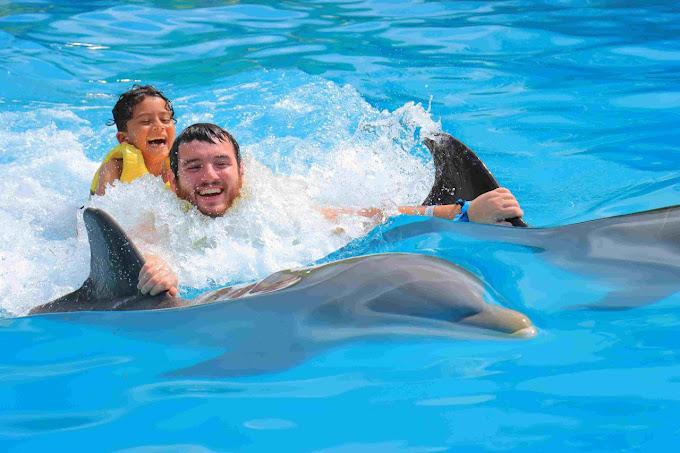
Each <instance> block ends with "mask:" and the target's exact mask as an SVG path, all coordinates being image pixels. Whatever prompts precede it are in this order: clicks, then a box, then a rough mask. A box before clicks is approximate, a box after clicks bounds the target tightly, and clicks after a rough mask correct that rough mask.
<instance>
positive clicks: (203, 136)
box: [170, 123, 241, 178]
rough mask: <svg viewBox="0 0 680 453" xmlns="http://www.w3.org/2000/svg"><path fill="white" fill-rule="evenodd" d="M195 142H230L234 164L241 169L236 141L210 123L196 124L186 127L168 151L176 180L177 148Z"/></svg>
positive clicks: (177, 167)
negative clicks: (234, 158)
mask: <svg viewBox="0 0 680 453" xmlns="http://www.w3.org/2000/svg"><path fill="white" fill-rule="evenodd" d="M194 140H197V141H199V142H204V143H215V144H216V143H217V142H223V143H224V142H230V143H231V144H232V146H233V147H234V154H235V155H236V164H237V165H238V167H239V168H241V150H240V148H239V146H238V142H237V141H236V139H235V138H234V137H233V136H232V135H231V134H230V133H229V132H227V131H225V130H224V129H222V128H221V127H219V126H218V125H216V124H212V123H196V124H192V125H191V126H189V127H187V128H186V129H184V130H183V131H182V133H181V134H179V135H178V136H177V138H176V139H175V143H173V144H172V148H171V149H170V168H172V172H173V173H174V174H175V178H178V175H177V173H178V171H179V147H180V145H182V144H183V143H189V142H193V141H194Z"/></svg>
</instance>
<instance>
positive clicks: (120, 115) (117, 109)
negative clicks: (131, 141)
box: [106, 84, 175, 132]
mask: <svg viewBox="0 0 680 453" xmlns="http://www.w3.org/2000/svg"><path fill="white" fill-rule="evenodd" d="M149 96H151V97H158V98H161V99H163V100H164V101H165V107H167V109H168V110H169V111H170V114H171V115H172V120H173V121H175V110H174V109H173V108H172V102H170V99H168V98H167V97H165V95H164V94H163V92H162V91H160V90H157V89H156V88H155V87H153V86H151V85H139V84H135V85H132V88H131V89H129V90H128V91H126V92H125V93H123V94H121V95H120V97H119V98H118V102H116V105H114V106H113V110H111V113H113V119H112V120H109V121H108V122H107V123H106V125H107V126H112V125H114V124H115V125H116V128H117V129H118V132H127V122H128V121H130V120H131V119H132V110H133V109H134V108H135V106H136V105H137V104H139V103H140V102H142V101H143V100H144V99H145V98H147V97H149Z"/></svg>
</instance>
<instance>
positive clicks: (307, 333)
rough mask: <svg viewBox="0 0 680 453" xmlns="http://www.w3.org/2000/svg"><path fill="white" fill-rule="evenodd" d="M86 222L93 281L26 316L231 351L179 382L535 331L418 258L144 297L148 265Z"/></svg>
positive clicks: (110, 230)
mask: <svg viewBox="0 0 680 453" xmlns="http://www.w3.org/2000/svg"><path fill="white" fill-rule="evenodd" d="M83 217H84V220H85V225H86V228H87V233H88V240H89V242H90V251H91V253H90V255H91V260H90V275H89V276H88V278H87V279H86V280H85V282H84V283H83V285H82V286H81V287H80V288H78V289H77V290H75V291H73V292H71V293H69V294H67V295H65V296H62V297H60V298H58V299H56V300H54V301H51V302H48V303H46V304H44V305H41V306H38V307H36V308H34V309H33V310H32V311H31V314H32V315H36V314H44V313H53V314H50V315H49V316H60V315H59V314H57V313H55V312H81V313H75V314H69V315H68V321H69V322H74V321H75V322H78V321H80V322H85V323H94V324H106V325H118V328H119V329H120V330H122V331H124V332H126V333H134V332H137V333H138V334H140V335H146V334H148V330H149V329H150V328H151V329H153V331H154V332H155V335H162V333H163V332H171V331H172V332H175V331H176V330H177V326H178V325H181V326H182V332H189V335H190V336H191V341H201V339H202V341H203V342H208V343H214V342H216V341H218V342H219V343H220V344H221V345H224V343H227V344H229V345H231V347H229V348H228V349H227V351H226V352H224V353H223V354H222V355H220V356H218V357H216V358H213V359H211V360H208V361H205V362H200V363H198V364H195V365H193V366H190V367H188V368H186V369H182V370H180V371H178V372H176V373H175V374H182V375H184V374H189V375H202V376H207V375H231V376H238V375H250V374H257V373H265V372H272V371H277V370H281V369H287V368H290V367H291V366H293V365H295V364H297V363H300V362H303V361H305V360H307V359H308V358H310V357H312V356H313V355H315V354H317V353H318V352H319V350H321V349H327V348H328V347H329V346H332V345H334V344H337V343H339V342H341V341H345V340H347V339H352V338H362V337H369V336H376V335H378V336H385V335H404V334H406V335H414V334H415V335H426V336H446V337H451V338H498V337H499V336H507V337H531V336H533V335H535V333H536V329H535V327H534V326H533V324H532V323H531V321H530V320H529V319H528V318H527V317H526V316H525V315H523V314H522V313H519V312H517V311H515V310H512V309H509V308H505V307H503V306H501V305H498V304H495V303H493V302H492V301H493V298H494V297H496V298H498V296H492V294H491V292H490V291H488V290H487V288H486V287H485V285H484V283H483V282H481V281H480V280H479V279H478V278H477V277H475V276H474V275H473V274H472V273H470V272H468V271H467V270H465V269H463V268H461V267H459V266H456V265H455V264H452V263H450V262H449V261H446V260H443V259H440V258H436V257H431V256H426V255H418V254H407V253H390V254H378V255H368V256H362V257H356V258H350V259H345V260H340V261H336V262H332V263H328V264H323V265H319V266H314V267H310V268H305V269H298V270H285V271H281V272H277V273H275V274H273V275H270V276H269V277H267V278H265V279H263V280H261V281H258V282H256V283H250V284H247V285H241V286H236V287H226V288H221V289H217V290H213V291H208V292H206V293H204V294H201V295H199V296H198V297H196V298H195V299H193V300H184V299H181V298H179V297H172V296H169V295H168V294H167V293H162V294H159V295H157V296H148V295H143V294H141V293H139V290H138V289H137V286H136V282H137V275H138V273H139V270H140V269H141V267H142V265H143V263H144V258H143V256H142V255H141V254H140V252H139V250H138V249H137V248H136V247H135V245H134V244H133V243H132V241H131V240H130V239H129V238H128V237H127V235H126V234H125V232H124V231H123V230H122V229H121V227H120V226H119V225H118V224H117V223H116V222H115V221H114V220H113V218H111V216H110V215H108V214H107V213H106V212H104V211H102V210H99V209H93V208H88V209H86V210H85V212H84V214H83ZM488 300H489V301H491V302H488ZM154 309H160V310H157V311H156V314H155V315H154V318H153V320H152V321H150V320H149V319H148V318H146V317H144V318H139V317H134V316H127V315H125V316H124V313H121V312H122V311H130V310H136V311H140V310H142V311H146V313H149V311H148V310H154ZM102 311H105V312H104V313H102ZM116 313H117V314H116ZM129 315H132V314H131V313H130V314H129ZM149 323H151V324H149ZM150 325H151V326H152V327H150ZM121 326H122V327H121ZM179 335H182V334H179ZM197 338H200V339H198V340H197Z"/></svg>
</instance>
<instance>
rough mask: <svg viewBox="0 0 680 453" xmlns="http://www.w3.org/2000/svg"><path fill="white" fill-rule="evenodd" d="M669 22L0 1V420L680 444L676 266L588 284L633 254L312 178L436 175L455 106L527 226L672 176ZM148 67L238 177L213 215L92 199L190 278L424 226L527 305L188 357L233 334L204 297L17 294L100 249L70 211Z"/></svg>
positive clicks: (538, 10) (633, 445) (664, 16)
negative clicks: (434, 136)
mask: <svg viewBox="0 0 680 453" xmlns="http://www.w3.org/2000/svg"><path fill="white" fill-rule="evenodd" d="M679 24H680V7H679V6H678V5H677V3H676V2H626V3H625V4H618V3H616V2H604V1H602V2H585V1H583V2H577V1H574V2H522V1H517V2H504V1H500V2H424V1H420V2H409V3H406V2H403V3H395V2H379V1H342V2H324V1H313V2H291V1H284V2H219V1H204V2H198V1H197V2H191V1H158V2H149V1H136V2H128V3H127V4H120V2H107V1H96V2H95V1H92V2H40V1H28V2H0V176H1V177H0V226H1V227H2V235H1V236H0V342H1V344H2V346H3V347H2V353H0V384H1V385H0V408H1V409H2V410H1V411H0V448H1V449H2V450H3V451H47V450H66V449H87V450H116V451H136V450H140V451H146V450H151V451H154V450H158V451H282V450H283V451H332V452H344V451H352V452H354V451H371V452H373V451H446V450H463V451H466V450H471V449H473V448H474V449H479V450H493V451H497V450H515V449H522V450H525V451H546V450H548V449H550V450H566V451H573V450H586V451H612V450H616V451H618V450H622V451H623V450H626V451H627V450H644V451H664V450H669V449H671V448H672V445H673V444H674V443H675V439H677V437H678V435H679V434H680V422H679V421H678V415H679V414H680V403H679V398H678V395H680V385H679V384H678V382H679V379H680V360H679V358H678V344H680V343H679V342H680V334H678V333H677V332H676V329H677V328H678V326H680V316H679V314H678V305H679V304H680V298H679V296H678V294H673V295H670V296H669V297H667V298H665V299H664V300H661V301H657V302H656V303H653V304H650V305H647V306H644V307H639V308H635V309H631V310H625V311H597V310H574V309H573V307H574V306H576V305H583V304H590V303H597V301H598V300H600V299H601V298H603V297H604V296H605V295H606V294H607V293H608V292H609V291H611V290H615V289H616V288H615V287H614V285H615V284H614V283H612V280H611V279H607V278H606V276H605V277H603V276H601V275H590V274H588V273H584V272H579V271H578V269H565V268H562V267H559V266H557V265H556V264H555V263H552V262H550V261H547V260H545V259H544V257H543V256H541V255H540V254H538V253H536V252H535V251H533V250H531V249H528V248H523V247H520V246H517V245H510V244H506V243H503V242H489V241H479V240H475V239H473V238H470V237H467V236H465V235H458V234H455V231H450V230H448V229H442V231H439V232H437V231H436V229H435V231H434V232H431V233H428V234H425V235H420V236H416V237H401V236H399V235H390V232H393V231H396V230H397V229H399V228H400V227H402V226H404V225H407V224H409V223H412V222H423V221H425V222H430V220H425V219H422V218H410V219H409V218H396V219H393V220H391V221H389V222H388V223H387V224H385V225H383V226H380V227H379V228H378V229H377V230H374V231H371V232H368V233H367V229H366V226H365V225H363V224H361V222H358V221H356V220H353V219H343V220H342V222H343V223H342V226H343V229H344V231H343V232H342V233H337V232H334V226H333V225H329V224H328V223H326V222H325V220H324V219H323V218H321V217H320V215H318V212H317V211H316V209H315V207H316V206H318V205H334V206H366V205H371V206H376V205H379V206H382V207H385V208H387V209H389V208H392V207H394V206H395V205H397V204H405V203H418V202H420V201H422V199H423V198H424V197H425V195H426V194H427V192H428V189H429V186H430V184H431V182H432V175H433V169H432V163H431V161H430V159H429V156H428V154H427V151H426V150H425V149H424V148H423V147H422V145H421V137H422V136H424V135H426V134H427V133H430V132H432V131H437V130H444V131H447V132H449V133H452V134H454V135H455V136H457V137H458V138H460V139H461V140H463V141H464V142H466V143H467V144H468V145H470V146H471V147H472V148H473V149H474V150H476V151H477V152H478V154H479V155H480V156H481V157H482V158H483V159H484V161H485V162H486V163H487V165H488V167H489V168H490V169H491V170H492V171H493V172H494V174H495V175H496V176H497V178H498V179H499V181H501V183H502V184H503V185H505V186H507V187H509V188H510V189H512V190H513V192H514V193H515V194H516V195H517V197H518V198H519V199H520V201H521V202H522V206H523V208H524V210H525V212H526V216H525V219H526V220H527V222H528V223H530V224H531V225H533V226H554V225H563V224H569V223H575V222H580V221H584V220H590V219H596V218H601V217H605V216H610V215H617V214H625V213H631V212H636V211H641V210H645V209H652V208H657V207H662V206H668V205H674V204H677V200H678V192H679V190H680V179H679V176H678V171H677V167H678V165H677V163H678V152H679V151H680V133H679V132H678V127H677V124H678V117H679V115H678V113H679V112H680V84H679V80H680V78H679V77H680V39H679V38H678V36H680V25H679ZM133 83H152V84H154V85H156V86H158V87H159V88H161V89H163V90H164V92H165V93H166V94H167V95H168V96H169V97H170V98H171V99H173V101H174V105H175V111H176V113H177V116H178V129H180V128H181V127H183V126H186V125H188V124H191V123H193V122H196V121H199V120H201V121H202V120H207V121H213V122H216V123H219V124H222V125H224V126H225V127H226V128H228V129H229V130H231V131H232V132H233V133H234V134H235V136H236V137H237V138H238V139H239V142H240V143H241V146H242V149H243V150H244V154H245V156H246V165H247V167H246V168H247V188H248V191H247V195H248V196H247V197H246V201H244V203H243V205H242V206H240V207H239V209H237V210H235V211H234V212H233V214H232V215H231V216H228V218H224V219H220V220H219V221H216V222H206V221H204V220H203V219H201V218H198V217H196V216H183V215H179V214H178V211H177V207H176V206H175V204H174V200H173V199H172V196H171V195H170V194H169V193H166V192H165V191H164V190H163V189H162V187H159V186H158V185H155V184H154V182H153V181H139V182H138V183H135V184H134V185H131V186H128V187H123V186H119V187H116V188H115V189H113V190H112V191H111V192H110V194H109V195H107V197H104V198H102V199H95V200H93V201H91V202H90V203H92V204H94V205H95V206H99V207H103V208H105V209H107V210H109V211H111V212H112V214H114V216H115V217H116V219H118V220H119V221H120V222H121V223H122V224H123V225H124V226H125V227H127V228H131V229H132V228H134V226H135V225H137V224H139V223H140V222H144V221H153V222H154V223H155V225H156V227H157V228H158V230H159V231H161V232H162V233H163V236H162V238H163V241H162V242H161V243H154V242H152V241H151V240H150V239H148V238H146V237H144V236H143V235H141V234H140V235H139V236H137V237H136V240H138V241H139V242H140V243H143V244H145V246H146V247H148V248H150V249H153V250H154V251H155V252H157V253H159V254H161V255H163V256H165V257H166V258H167V259H168V260H170V261H172V262H174V263H176V265H177V268H178V273H179V275H180V278H181V280H182V283H183V288H182V290H183V292H184V294H185V295H192V294H195V293H196V292H197V291H198V290H199V289H201V288H207V287H214V286H221V285H224V284H228V283H235V282H245V281H249V280H252V279H255V278H259V277H263V276H265V275H268V274H270V273H272V272H274V271H276V270H279V269H284V268H290V267H299V266H305V265H308V264H310V263H313V262H316V261H318V260H323V259H324V257H326V256H327V255H329V254H333V252H334V251H335V250H338V249H342V250H343V256H346V255H357V254H366V253H373V252H378V251H385V250H389V251H404V252H414V251H417V252H423V253H428V254H433V255H437V256H440V257H443V258H446V259H449V260H451V261H454V262H457V263H459V264H461V265H463V266H465V267H466V268H468V269H470V270H471V271H473V272H474V273H475V274H476V275H478V276H479V277H480V278H482V280H483V281H484V282H485V283H486V284H487V285H488V286H489V288H491V289H490V291H491V293H492V294H493V296H494V297H493V298H494V300H495V302H497V303H501V304H503V305H506V306H508V307H511V308H514V309H518V310H520V311H523V312H524V313H526V314H527V315H529V317H531V318H532V320H533V321H534V323H535V324H536V325H537V327H538V328H539V334H538V335H537V337H536V338H534V339H530V340H508V339H505V338H476V339H463V340H461V339H459V338H450V337H448V336H446V334H444V333H440V334H438V335H433V334H432V333H431V332H430V333H428V332H424V331H422V332H419V331H418V330H416V331H410V332H399V331H393V332H387V333H381V334H375V333H371V332H364V333H362V332H358V333H356V334H354V335H349V336H347V338H346V339H345V340H343V341H340V342H336V343H334V344H333V346H332V347H327V348H323V349H321V352H319V353H318V354H316V355H314V356H313V357H312V358H311V359H310V360H307V361H305V362H303V363H300V364H297V365H295V366H293V367H283V368H281V369H280V370H278V371H276V372H272V373H266V374H253V375H246V376H230V375H218V376H210V377H206V376H200V375H191V374H188V375H187V374H186V373H184V374H182V373H181V372H180V371H181V370H183V369H187V368H189V367H191V366H192V365H194V364H196V363H200V362H203V361H206V360H209V359H211V358H214V357H217V356H219V355H221V354H222V353H224V352H225V351H227V350H230V349H231V348H233V347H234V345H233V344H232V343H231V342H230V341H232V340H233V338H232V337H230V334H229V332H228V331H227V330H225V329H223V328H222V326H221V324H220V322H219V320H214V319H209V318H208V319H206V318H207V316H205V315H204V314H202V313H203V312H202V311H201V310H200V307H199V308H198V309H193V310H191V311H185V310H178V311H174V312H169V313H167V312H166V313H163V314H160V313H158V312H148V313H123V314H110V313H109V314H106V313H104V314H90V315H56V316H45V317H24V316H25V315H26V313H27V312H28V310H29V309H30V308H31V307H34V306H36V305H38V304H40V303H43V302H45V301H47V300H50V299H52V298H54V297H57V296H59V295H61V294H64V293H66V292H67V291H70V290H72V289H74V288H76V287H78V286H79V285H80V283H81V282H82V281H83V279H84V278H85V276H86V274H87V271H88V267H89V248H88V246H87V241H86V240H85V238H84V235H83V232H82V225H79V221H78V220H77V217H76V211H77V208H78V207H80V206H81V205H82V204H84V203H86V202H88V200H87V191H88V186H89V179H90V178H91V175H92V173H93V172H94V170H95V169H96V167H97V161H98V160H99V159H101V157H102V156H103V155H104V154H105V153H106V151H107V150H108V149H109V148H110V147H111V146H112V144H113V142H114V130H113V128H111V127H107V126H106V125H105V123H106V121H107V120H108V119H109V118H110V110H111V107H112V105H113V103H114V102H115V99H116V97H117V95H118V94H119V93H120V92H122V91H124V90H126V89H128V88H129V87H130V86H131V85H132V84H133ZM140 190H144V191H146V193H147V194H148V196H147V197H146V198H145V199H140V197H139V193H140ZM78 229H80V233H79V234H77V233H76V231H78ZM187 238H189V239H191V241H190V242H191V245H187ZM331 256H335V255H331ZM242 321H243V322H244V323H250V324H249V325H251V326H252V328H254V329H257V327H258V325H257V317H256V315H254V316H253V318H251V319H245V320H242ZM333 334H334V332H333V331H331V330H329V331H327V332H325V333H324V332H321V333H318V332H317V335H320V336H319V337H315V338H308V339H307V340H306V341H308V342H309V344H312V343H315V342H319V343H322V342H323V341H324V338H325V337H326V336H332V335H333ZM254 360H255V361H256V360H257V358H254Z"/></svg>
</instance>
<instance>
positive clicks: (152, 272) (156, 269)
mask: <svg viewBox="0 0 680 453" xmlns="http://www.w3.org/2000/svg"><path fill="white" fill-rule="evenodd" d="M144 258H145V259H146V263H144V266H142V270H140V271H139V283H137V288H138V289H139V291H140V292H141V293H142V294H149V295H151V296H155V295H157V294H160V293H162V292H163V291H167V292H168V294H169V295H171V296H176V295H177V293H178V292H179V291H178V290H177V285H178V283H179V281H178V279H177V275H176V274H175V273H174V272H173V271H172V269H170V266H168V264H167V263H166V262H165V261H163V260H162V259H160V258H158V257H157V256H155V255H146V256H145V257H144Z"/></svg>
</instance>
